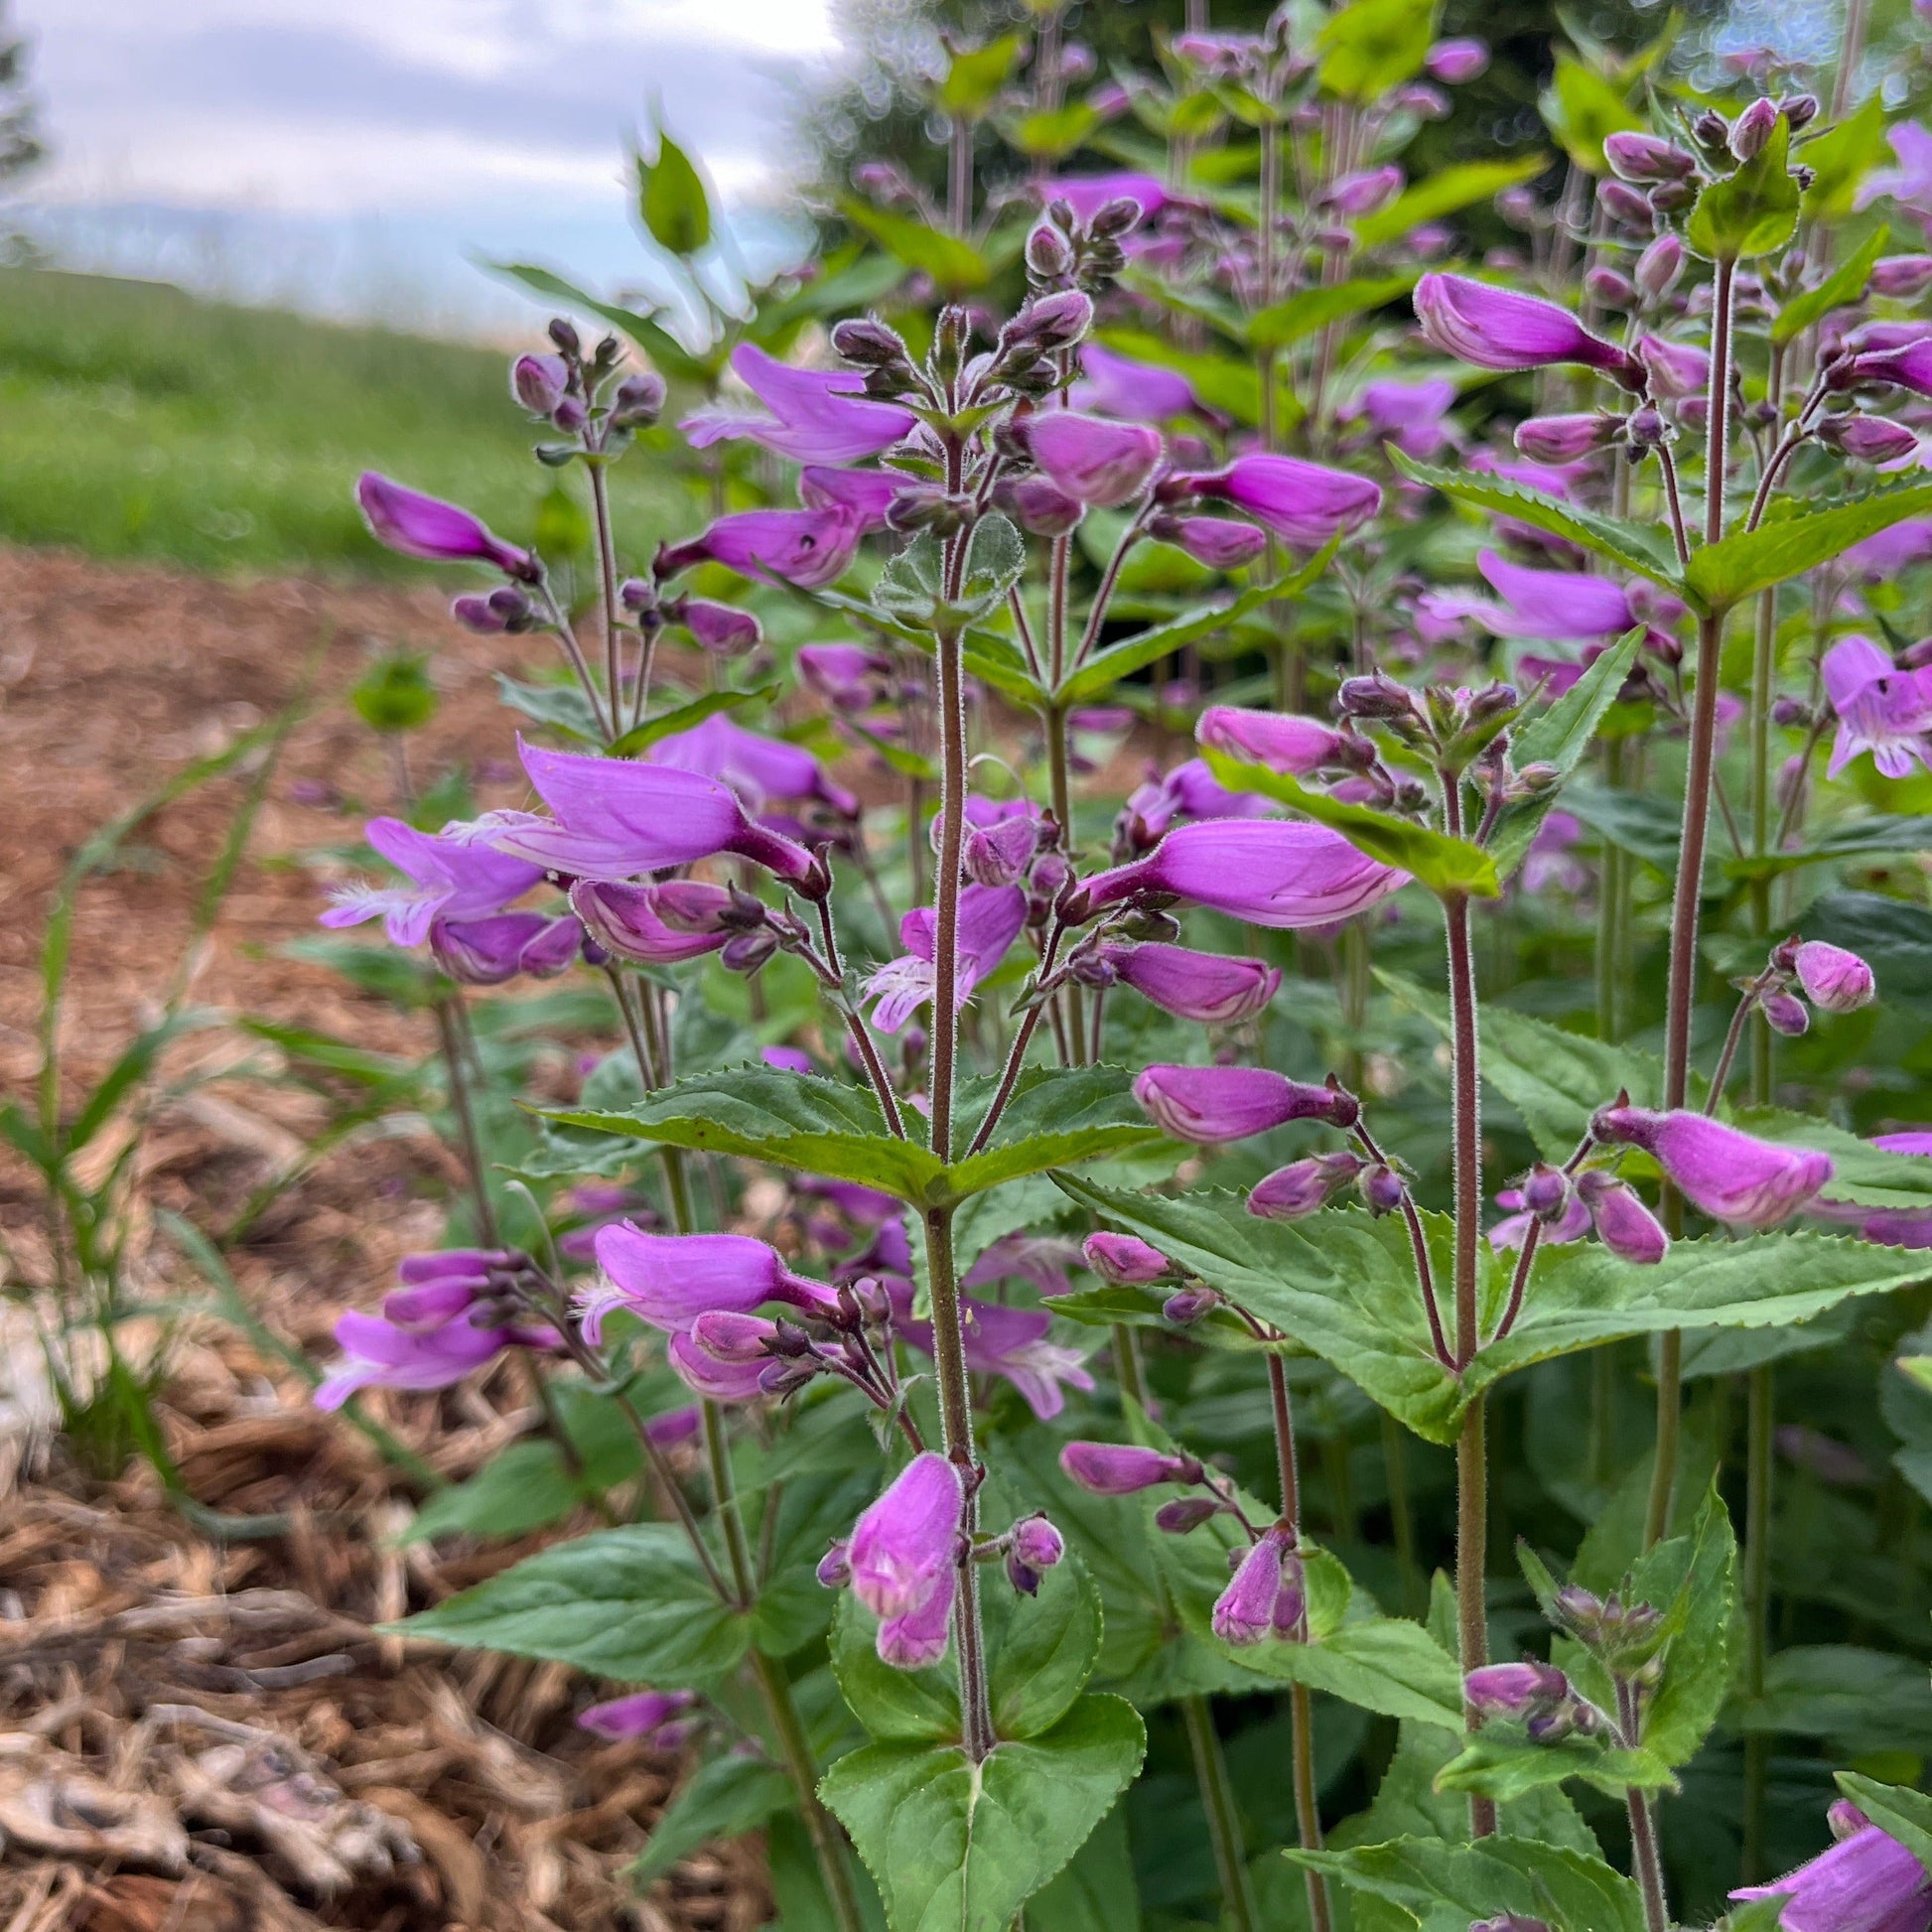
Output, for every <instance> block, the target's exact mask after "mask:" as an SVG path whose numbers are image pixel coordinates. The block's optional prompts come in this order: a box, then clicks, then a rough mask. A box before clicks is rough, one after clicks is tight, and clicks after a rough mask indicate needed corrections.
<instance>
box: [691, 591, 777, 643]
mask: <svg viewBox="0 0 1932 1932" xmlns="http://www.w3.org/2000/svg"><path fill="white" fill-rule="evenodd" d="M677 621H679V622H680V623H682V624H683V625H684V627H685V629H687V630H688V631H690V633H691V635H692V637H693V638H694V639H695V640H696V641H697V642H698V643H700V644H702V645H703V646H704V648H705V649H706V650H708V651H710V652H711V654H712V655H713V656H714V657H742V656H744V654H745V653H746V652H747V651H748V650H753V649H756V648H757V646H758V643H759V639H760V638H761V637H762V636H763V635H764V632H763V631H762V630H761V629H760V628H759V621H758V619H757V618H755V617H754V616H753V615H752V614H751V612H749V611H741V610H739V609H738V608H737V607H736V606H735V605H730V604H713V603H710V602H709V601H708V600H706V599H704V598H699V597H687V598H681V599H680V600H679V601H678V607H677Z"/></svg>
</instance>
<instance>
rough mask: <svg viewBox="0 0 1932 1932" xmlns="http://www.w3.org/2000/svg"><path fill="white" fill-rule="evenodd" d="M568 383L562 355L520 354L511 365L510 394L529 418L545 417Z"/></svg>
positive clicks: (559, 398) (554, 405)
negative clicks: (525, 410)
mask: <svg viewBox="0 0 1932 1932" xmlns="http://www.w3.org/2000/svg"><path fill="white" fill-rule="evenodd" d="M569 384H570V365H569V364H568V363H567V362H566V361H565V360H564V358H563V357H562V356H561V355H519V356H518V357H517V358H516V360H515V361H514V362H512V363H511V364H510V393H511V394H512V395H513V396H515V398H516V399H517V401H518V402H520V403H521V404H522V405H523V407H524V408H525V409H527V410H528V411H529V412H530V414H531V415H532V416H548V415H549V414H550V412H551V411H552V410H553V409H555V408H556V406H557V405H558V404H559V403H560V402H562V401H563V399H564V391H565V389H566V388H567V387H568V386H569Z"/></svg>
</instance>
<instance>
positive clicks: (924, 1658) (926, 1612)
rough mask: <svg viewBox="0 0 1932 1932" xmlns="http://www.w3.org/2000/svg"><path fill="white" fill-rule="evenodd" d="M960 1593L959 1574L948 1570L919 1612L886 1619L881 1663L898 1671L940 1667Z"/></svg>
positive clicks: (881, 1637)
mask: <svg viewBox="0 0 1932 1932" xmlns="http://www.w3.org/2000/svg"><path fill="white" fill-rule="evenodd" d="M958 1590H959V1577H958V1574H957V1573H956V1572H955V1571H953V1570H952V1569H950V1568H948V1569H947V1570H946V1571H945V1572H944V1573H943V1574H942V1575H941V1577H940V1579H939V1582H938V1585H937V1587H935V1588H934V1590H933V1592H932V1594H931V1595H930V1596H928V1597H927V1598H926V1599H925V1601H924V1602H922V1603H921V1604H919V1605H918V1606H917V1608H915V1609H910V1610H906V1611H905V1612H904V1613H903V1614H901V1615H899V1616H889V1617H887V1618H885V1619H884V1620H883V1621H882V1622H881V1623H880V1626H879V1636H878V1639H877V1642H876V1646H875V1647H876V1648H877V1650H878V1652H879V1661H880V1662H881V1663H883V1664H891V1665H892V1667H893V1668H894V1669H895V1670H924V1669H925V1668H926V1667H927V1666H928V1665H930V1664H936V1663H938V1661H939V1660H940V1659H941V1658H942V1657H943V1656H945V1654H946V1644H947V1640H948V1639H949V1638H950V1636H951V1634H952V1606H953V1598H954V1596H955V1595H956V1594H957V1593H958Z"/></svg>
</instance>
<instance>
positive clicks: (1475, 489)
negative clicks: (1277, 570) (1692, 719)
mask: <svg viewBox="0 0 1932 1932" xmlns="http://www.w3.org/2000/svg"><path fill="white" fill-rule="evenodd" d="M1388 456H1389V461H1390V462H1391V463H1392V464H1394V465H1395V467H1396V468H1397V469H1398V470H1400V471H1401V472H1402V474H1403V475H1404V476H1405V477H1407V478H1408V479H1409V481H1410V482H1411V483H1427V484H1428V485H1429V487H1430V488H1432V489H1440V490H1441V491H1442V492H1443V494H1444V495H1445V496H1449V497H1453V498H1454V500H1455V501H1456V502H1458V503H1467V504H1468V505H1469V506H1470V507H1471V508H1472V509H1480V510H1489V511H1491V512H1493V513H1494V514H1495V515H1497V516H1512V517H1514V518H1515V519H1516V520H1517V522H1519V523H1527V524H1529V525H1531V527H1532V528H1534V529H1538V530H1547V531H1548V532H1549V533H1550V534H1551V535H1552V536H1559V537H1567V538H1569V540H1570V541H1571V542H1572V543H1577V544H1581V545H1582V546H1583V547H1584V548H1585V549H1586V550H1588V551H1592V552H1594V553H1595V554H1596V555H1597V556H1599V557H1607V558H1608V559H1609V560H1610V562H1611V563H1613V564H1619V565H1621V566H1622V567H1623V569H1625V570H1631V571H1635V572H1636V574H1637V575H1638V576H1639V577H1647V578H1649V579H1650V581H1651V582H1652V583H1653V584H1662V585H1663V586H1664V587H1665V589H1667V590H1671V591H1675V592H1676V593H1677V594H1678V595H1679V596H1680V597H1682V596H1685V595H1686V589H1685V585H1684V582H1683V580H1682V579H1681V577H1680V576H1679V574H1678V569H1677V558H1676V555H1675V553H1674V552H1673V551H1672V550H1671V547H1670V540H1669V538H1667V537H1666V536H1664V535H1663V533H1662V532H1661V531H1658V530H1654V529H1652V528H1650V527H1649V526H1648V525H1647V524H1642V523H1626V522H1624V521H1622V520H1621V519H1620V518H1618V517H1614V516H1603V515H1600V514H1598V512H1596V511H1595V510H1589V509H1585V508H1584V507H1583V505H1582V504H1579V503H1566V502H1564V501H1563V500H1562V499H1561V498H1560V497H1556V496H1546V495H1545V494H1544V493H1543V491H1542V490H1540V489H1531V488H1528V487H1527V486H1526V485H1524V484H1522V483H1510V482H1509V481H1508V480H1507V479H1505V478H1502V477H1491V476H1485V475H1484V474H1483V473H1482V472H1481V471H1479V470H1440V469H1437V468H1436V467H1435V466H1434V465H1432V464H1428V463H1418V462H1416V460H1415V459H1414V458H1413V457H1408V456H1404V455H1403V453H1402V452H1401V451H1400V450H1398V449H1396V448H1395V447H1394V446H1393V445H1391V446H1390V447H1389V451H1388ZM1690 602H1691V603H1693V604H1697V603H1698V599H1697V597H1696V596H1695V595H1693V596H1692V597H1691V598H1690Z"/></svg>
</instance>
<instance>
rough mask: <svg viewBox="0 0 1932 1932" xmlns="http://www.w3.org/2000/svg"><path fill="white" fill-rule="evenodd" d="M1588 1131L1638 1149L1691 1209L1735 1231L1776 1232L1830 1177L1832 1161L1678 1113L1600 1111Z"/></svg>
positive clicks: (1622, 1108)
mask: <svg viewBox="0 0 1932 1932" xmlns="http://www.w3.org/2000/svg"><path fill="white" fill-rule="evenodd" d="M1590 1131H1591V1132H1592V1134H1593V1135H1594V1136H1595V1138H1596V1139H1597V1140H1599V1141H1602V1142H1604V1143H1606V1144H1609V1145H1612V1146H1614V1145H1617V1144H1618V1143H1624V1142H1627V1143H1629V1144H1630V1145H1632V1146H1635V1147H1640V1148H1642V1149H1643V1150H1644V1151H1645V1153H1647V1154H1649V1155H1650V1156H1651V1157H1652V1158H1653V1159H1654V1160H1655V1161H1656V1162H1657V1164H1658V1166H1659V1167H1661V1168H1662V1169H1663V1170H1664V1172H1665V1173H1666V1174H1668V1175H1669V1176H1670V1178H1671V1180H1672V1181H1673V1182H1674V1183H1675V1184H1676V1186H1677V1188H1678V1190H1679V1191H1680V1192H1681V1193H1682V1194H1683V1195H1684V1196H1685V1198H1686V1199H1687V1200H1689V1201H1690V1202H1691V1203H1692V1204H1693V1205H1694V1206H1696V1207H1699V1208H1702V1209H1703V1210H1704V1212H1705V1213H1707V1214H1709V1215H1710V1216H1711V1217H1712V1219H1713V1220H1718V1221H1727V1222H1730V1223H1732V1224H1733V1225H1736V1226H1739V1227H1752V1228H1768V1227H1776V1226H1777V1225H1778V1224H1779V1223H1780V1222H1781V1221H1786V1220H1789V1219H1790V1217H1791V1216H1792V1215H1793V1214H1795V1213H1796V1212H1797V1211H1798V1209H1799V1208H1800V1207H1802V1206H1803V1205H1804V1204H1805V1202H1806V1201H1808V1200H1810V1199H1811V1197H1812V1196H1813V1195H1814V1194H1816V1193H1817V1192H1818V1190H1819V1189H1820V1188H1821V1187H1823V1186H1824V1184H1825V1183H1826V1182H1827V1181H1828V1180H1830V1179H1831V1177H1832V1171H1833V1170H1832V1161H1831V1157H1830V1156H1829V1155H1825V1154H1818V1153H1814V1152H1812V1151H1811V1150H1809V1149H1806V1148H1788V1147H1780V1146H1778V1145H1777V1144H1776V1143H1774V1142H1771V1141H1761V1140H1759V1139H1758V1138H1757V1137H1756V1136H1755V1135H1752V1134H1746V1133H1744V1132H1743V1131H1742V1130H1741V1129H1739V1128H1735V1127H1729V1126H1726V1125H1725V1123H1724V1122H1723V1121H1718V1120H1712V1119H1710V1118H1709V1117H1708V1116H1706V1115H1704V1114H1694V1113H1689V1112H1687V1111H1685V1110H1684V1109H1682V1108H1679V1109H1677V1110H1675V1111H1672V1112H1669V1113H1652V1112H1650V1111H1648V1110H1647V1109H1645V1108H1641V1107H1631V1106H1625V1105H1619V1106H1613V1107H1604V1108H1600V1109H1599V1110H1598V1111H1597V1114H1596V1116H1595V1118H1594V1120H1593V1121H1592V1122H1591V1129H1590Z"/></svg>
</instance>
